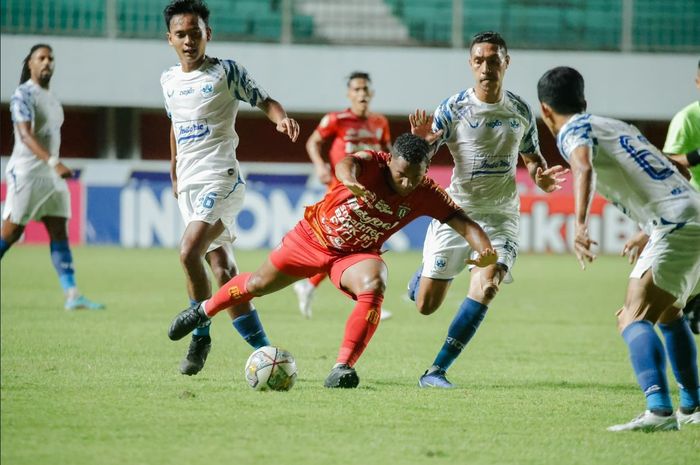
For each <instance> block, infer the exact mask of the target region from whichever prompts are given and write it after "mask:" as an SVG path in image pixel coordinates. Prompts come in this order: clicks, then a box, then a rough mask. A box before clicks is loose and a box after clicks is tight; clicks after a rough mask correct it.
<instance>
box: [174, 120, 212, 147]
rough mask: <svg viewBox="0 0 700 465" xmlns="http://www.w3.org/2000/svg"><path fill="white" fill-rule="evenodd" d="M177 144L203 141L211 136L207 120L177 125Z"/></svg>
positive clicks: (184, 122)
mask: <svg viewBox="0 0 700 465" xmlns="http://www.w3.org/2000/svg"><path fill="white" fill-rule="evenodd" d="M175 129H176V131H177V134H176V136H177V143H178V144H179V143H181V142H185V141H191V140H198V139H203V138H205V137H206V136H208V135H209V132H210V131H209V125H208V124H207V120H206V119H196V120H192V121H182V122H178V123H175Z"/></svg>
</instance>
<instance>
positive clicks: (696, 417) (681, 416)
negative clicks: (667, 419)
mask: <svg viewBox="0 0 700 465" xmlns="http://www.w3.org/2000/svg"><path fill="white" fill-rule="evenodd" d="M676 417H678V424H679V425H681V426H683V425H700V407H695V410H693V412H692V413H683V412H681V411H680V409H679V410H678V411H677V412H676Z"/></svg>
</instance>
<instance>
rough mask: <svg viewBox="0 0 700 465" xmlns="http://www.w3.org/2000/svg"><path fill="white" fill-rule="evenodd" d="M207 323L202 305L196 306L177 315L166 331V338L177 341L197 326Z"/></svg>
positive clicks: (207, 318)
mask: <svg viewBox="0 0 700 465" xmlns="http://www.w3.org/2000/svg"><path fill="white" fill-rule="evenodd" d="M207 321H209V317H208V316H207V315H205V314H204V309H203V308H202V304H196V305H193V306H191V307H190V308H187V309H185V310H183V311H181V312H180V313H178V314H177V316H176V317H175V319H174V320H173V322H172V323H170V329H169V330H168V337H169V338H170V339H171V340H172V341H178V340H180V339H182V338H183V337H185V336H187V335H188V334H190V333H191V332H192V331H194V329H195V328H196V327H198V326H203V325H205V324H206V323H207Z"/></svg>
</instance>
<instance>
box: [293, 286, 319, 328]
mask: <svg viewBox="0 0 700 465" xmlns="http://www.w3.org/2000/svg"><path fill="white" fill-rule="evenodd" d="M315 289H316V288H315V287H314V286H313V285H312V284H311V283H310V282H309V280H308V279H302V280H301V281H297V282H296V283H294V292H295V293H296V295H297V300H298V301H299V311H300V312H301V316H303V317H304V318H306V319H309V318H311V300H312V298H313V296H314V290H315Z"/></svg>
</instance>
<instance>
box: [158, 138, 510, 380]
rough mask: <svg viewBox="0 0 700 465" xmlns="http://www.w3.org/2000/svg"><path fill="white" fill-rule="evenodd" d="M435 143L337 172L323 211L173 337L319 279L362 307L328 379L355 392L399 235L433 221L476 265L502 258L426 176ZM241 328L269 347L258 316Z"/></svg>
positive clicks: (367, 154) (195, 312) (364, 159)
mask: <svg viewBox="0 0 700 465" xmlns="http://www.w3.org/2000/svg"><path fill="white" fill-rule="evenodd" d="M430 151H431V149H430V146H429V145H428V142H427V141H426V140H424V139H422V138H420V137H418V136H414V135H412V134H403V135H402V136H400V137H399V138H398V139H396V144H395V146H394V148H393V150H392V153H391V154H388V153H383V152H375V151H362V152H358V153H357V154H355V155H354V156H350V157H346V158H344V159H343V160H342V161H341V162H340V163H338V165H336V168H337V170H336V173H337V176H338V180H339V181H340V183H338V184H337V185H336V186H335V187H334V188H333V189H331V191H330V192H328V194H326V196H325V197H324V198H323V200H321V201H320V202H318V203H317V204H315V205H313V206H310V207H307V209H306V212H305V214H304V218H303V219H302V220H301V221H299V223H298V224H297V225H296V227H295V228H294V229H293V230H291V231H290V232H288V233H287V234H286V235H285V236H284V238H283V239H282V243H281V244H280V245H279V246H278V247H277V248H276V249H275V250H273V251H272V252H271V253H270V255H269V256H268V258H267V260H266V261H265V262H264V263H263V264H262V266H261V267H260V268H259V269H258V270H257V271H256V272H254V273H241V274H240V275H238V276H236V277H235V278H233V279H231V280H230V281H229V282H228V283H226V284H225V285H224V286H222V287H221V288H220V289H219V291H218V292H217V293H216V294H215V295H214V296H213V297H211V298H210V299H209V300H206V301H204V302H202V303H201V304H200V305H196V306H192V307H190V308H188V309H187V310H184V311H182V312H180V313H179V314H178V315H177V316H176V317H175V319H174V320H173V322H172V324H171V326H170V330H169V332H168V336H169V337H170V339H172V340H178V339H181V338H183V337H185V336H186V335H187V334H189V333H190V332H191V331H192V330H193V329H194V328H196V327H197V326H201V325H202V324H203V323H206V322H207V321H208V320H209V319H210V318H211V317H213V316H214V315H216V314H217V313H218V312H220V311H221V310H224V309H226V308H229V307H232V306H233V307H234V308H236V309H240V308H242V307H241V306H240V304H242V303H245V302H248V301H250V300H251V299H253V297H260V296H263V295H266V294H269V293H272V292H275V291H277V290H279V289H282V288H284V287H286V286H288V285H290V284H292V283H293V282H295V281H298V280H299V279H302V278H305V277H308V276H312V275H314V274H316V273H319V272H324V273H328V274H329V275H330V279H331V281H332V282H333V284H334V285H335V286H336V287H337V288H338V289H339V290H340V291H342V292H343V293H344V294H346V295H347V296H348V297H350V298H352V299H353V300H355V301H356V304H355V308H354V310H353V311H352V313H351V314H350V316H349V317H348V320H347V323H346V327H345V335H344V338H343V342H342V344H341V345H340V350H339V352H338V358H337V360H336V361H337V363H336V365H335V366H334V367H333V369H332V370H331V372H330V374H329V375H328V377H327V378H326V381H325V383H324V385H325V386H326V387H329V388H354V387H356V386H357V385H358V383H359V377H358V376H357V372H356V371H355V369H354V368H353V366H354V365H355V362H356V361H357V359H358V358H359V357H360V355H361V354H362V352H363V351H364V349H365V347H367V344H368V343H369V341H370V339H371V338H372V335H373V334H374V332H375V330H376V329H377V325H378V324H379V309H380V308H381V304H382V301H383V299H384V290H385V288H386V279H387V268H386V264H385V263H384V261H383V260H382V258H381V256H380V252H379V250H380V248H381V246H382V244H383V243H384V242H385V241H386V240H387V239H388V238H389V237H390V236H391V235H392V234H394V233H395V232H396V231H398V230H399V229H401V228H402V227H403V226H405V225H406V224H408V223H409V222H411V221H413V220H414V219H415V218H417V217H419V216H422V215H427V216H431V217H433V218H436V219H438V220H440V221H442V222H445V223H447V224H449V225H450V226H451V227H453V228H454V229H455V230H456V231H458V232H459V233H460V234H461V235H462V236H463V237H464V238H465V239H466V241H467V242H468V243H469V244H470V245H471V247H472V248H473V249H474V250H477V251H479V254H478V255H477V257H476V259H474V260H469V263H471V264H474V265H476V266H481V267H483V266H488V265H491V264H493V263H495V262H496V259H497V256H496V253H495V252H494V251H493V249H492V247H491V242H490V241H489V238H488V237H487V236H486V233H484V231H483V230H482V229H481V227H479V225H478V224H477V223H475V222H474V221H472V220H471V219H470V218H469V217H468V216H467V215H466V213H465V212H464V211H463V210H462V209H461V208H459V207H458V206H457V205H456V204H455V203H454V202H453V201H452V200H451V199H450V197H449V196H448V195H447V193H446V192H445V191H444V190H443V189H442V188H441V187H440V186H439V185H438V184H437V183H436V182H435V181H433V180H432V179H430V178H428V177H426V176H425V173H426V171H427V169H428V164H429V154H430ZM234 326H235V327H236V329H238V331H239V333H240V334H241V336H243V338H244V339H245V340H246V341H247V342H248V343H249V344H250V345H252V346H253V347H255V348H258V347H260V346H262V345H265V344H264V342H263V341H267V336H266V335H265V331H264V329H263V327H262V324H261V323H260V320H259V318H258V315H257V312H256V311H249V312H246V313H242V314H241V315H240V316H239V317H237V318H236V319H234Z"/></svg>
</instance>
